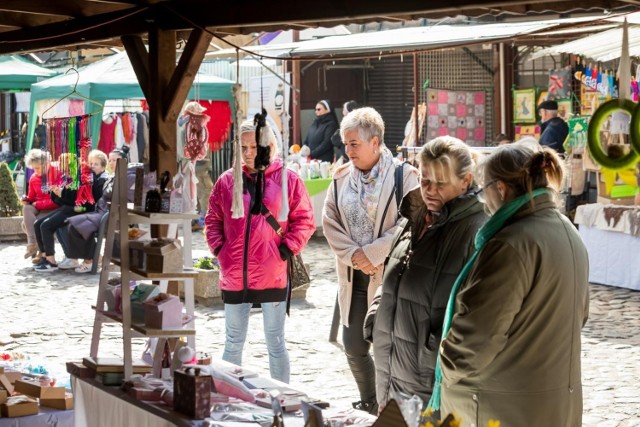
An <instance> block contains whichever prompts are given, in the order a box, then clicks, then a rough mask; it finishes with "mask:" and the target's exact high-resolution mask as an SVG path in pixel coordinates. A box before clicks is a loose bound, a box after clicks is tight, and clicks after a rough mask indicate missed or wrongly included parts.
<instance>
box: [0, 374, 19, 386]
mask: <svg viewBox="0 0 640 427" xmlns="http://www.w3.org/2000/svg"><path fill="white" fill-rule="evenodd" d="M3 375H4V376H5V377H7V378H8V379H9V382H10V383H11V384H13V383H15V382H16V381H17V380H19V379H20V378H22V372H18V371H4V374H3Z"/></svg>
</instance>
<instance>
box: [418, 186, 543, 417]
mask: <svg viewBox="0 0 640 427" xmlns="http://www.w3.org/2000/svg"><path fill="white" fill-rule="evenodd" d="M548 192H549V190H548V189H546V188H538V189H536V190H534V191H533V193H532V194H529V193H525V194H523V195H522V196H520V197H516V198H515V199H513V200H511V201H510V202H508V203H505V204H504V205H502V206H501V207H500V209H498V211H497V212H496V213H495V214H494V215H493V216H492V217H491V218H490V219H489V221H487V223H486V224H485V225H483V226H482V228H480V230H478V233H477V234H476V238H475V242H474V243H475V247H476V251H475V252H474V253H473V255H472V256H471V258H469V261H467V263H466V264H465V265H464V267H462V271H460V274H459V275H458V278H457V279H456V281H455V283H454V284H453V288H452V289H451V293H450V294H449V301H448V302H447V310H446V311H445V313H444V322H443V325H442V341H444V340H445V339H446V338H447V334H448V333H449V330H450V329H451V321H452V320H453V315H454V314H455V313H454V311H455V305H456V296H457V295H458V289H459V288H460V285H462V283H464V281H465V280H466V279H467V276H468V275H469V272H470V271H471V268H472V267H473V264H475V262H476V259H477V258H478V255H479V254H480V251H481V250H482V248H483V247H484V246H485V245H486V244H487V242H489V240H491V239H492V238H493V236H495V235H496V233H498V231H500V230H502V228H503V227H504V224H505V223H506V222H507V220H509V218H511V217H512V216H513V215H515V214H516V212H518V211H519V210H520V208H521V207H522V206H524V205H525V204H526V203H527V202H529V200H531V199H532V198H534V197H537V196H539V195H541V194H545V193H548ZM440 354H441V351H439V352H438V360H437V361H436V372H435V375H436V380H435V383H434V385H433V394H432V395H431V400H429V405H427V407H429V408H431V409H433V410H434V411H437V410H438V409H440V388H441V386H442V363H441V361H440Z"/></svg>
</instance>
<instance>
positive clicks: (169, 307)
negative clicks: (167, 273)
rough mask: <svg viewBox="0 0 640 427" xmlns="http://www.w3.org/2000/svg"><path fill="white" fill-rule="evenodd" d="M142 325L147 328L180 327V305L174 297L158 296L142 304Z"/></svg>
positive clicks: (178, 299)
mask: <svg viewBox="0 0 640 427" xmlns="http://www.w3.org/2000/svg"><path fill="white" fill-rule="evenodd" d="M143 305H144V324H145V326H146V327H148V328H154V329H171V328H180V327H182V303H181V302H180V298H178V297H177V296H175V295H169V294H159V295H158V296H157V297H155V298H152V299H150V300H147V301H145V302H144V304H143Z"/></svg>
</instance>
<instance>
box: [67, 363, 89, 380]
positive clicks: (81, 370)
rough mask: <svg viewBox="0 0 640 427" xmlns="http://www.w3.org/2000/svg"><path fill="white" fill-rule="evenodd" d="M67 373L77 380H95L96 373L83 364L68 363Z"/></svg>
mask: <svg viewBox="0 0 640 427" xmlns="http://www.w3.org/2000/svg"><path fill="white" fill-rule="evenodd" d="M67 372H68V373H69V374H71V375H73V376H74V377H77V378H93V377H95V376H96V371H94V370H93V369H91V368H88V367H86V366H84V365H83V364H82V362H67Z"/></svg>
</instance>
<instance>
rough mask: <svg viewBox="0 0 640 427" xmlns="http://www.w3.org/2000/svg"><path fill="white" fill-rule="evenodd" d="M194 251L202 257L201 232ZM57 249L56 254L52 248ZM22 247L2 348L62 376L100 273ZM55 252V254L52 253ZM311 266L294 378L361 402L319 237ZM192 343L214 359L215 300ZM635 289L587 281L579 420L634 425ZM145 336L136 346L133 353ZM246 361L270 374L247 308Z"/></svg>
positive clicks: (3, 270) (639, 403) (298, 314)
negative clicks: (58, 264)
mask: <svg viewBox="0 0 640 427" xmlns="http://www.w3.org/2000/svg"><path fill="white" fill-rule="evenodd" d="M193 249H194V251H193V252H194V257H195V256H204V255H208V250H207V247H206V244H205V242H204V238H203V236H202V234H201V233H196V234H195V235H194V248H193ZM57 250H58V252H57V253H58V254H62V251H61V250H60V248H59V247H58V249H57ZM23 253H24V243H1V244H0V275H1V276H0V277H1V279H0V313H1V315H0V352H13V351H17V352H21V353H24V354H26V355H29V356H30V357H31V358H32V360H33V361H34V362H36V363H37V362H38V361H42V362H43V363H44V364H45V366H48V367H50V368H51V370H52V371H53V374H54V375H57V376H58V377H59V378H61V382H64V381H65V380H64V377H65V374H64V362H65V361H68V360H80V359H82V357H84V356H87V355H88V353H89V346H90V342H91V332H92V325H93V316H94V313H93V311H92V310H91V305H92V304H95V300H96V291H97V285H98V279H99V276H98V275H95V276H93V275H90V274H77V273H75V272H73V271H70V272H62V271H57V272H53V273H36V272H34V271H33V269H32V268H31V263H30V260H24V259H23V257H22V255H23ZM59 256H60V255H59ZM303 257H304V259H305V262H306V263H308V264H310V265H311V274H312V283H311V287H310V288H309V290H308V292H307V298H306V300H302V301H300V300H297V301H293V303H292V307H291V316H290V317H289V318H288V319H287V326H286V331H287V342H288V348H289V352H290V356H291V382H292V384H293V385H295V386H298V387H299V388H301V389H303V390H305V391H307V392H308V393H309V394H310V395H313V396H315V397H319V398H323V399H328V400H330V401H332V402H334V403H337V404H339V405H341V406H348V405H350V403H351V402H352V401H356V400H359V398H358V393H357V389H356V386H355V383H354V381H353V379H352V377H351V374H350V372H349V369H348V367H347V363H346V359H345V356H344V354H343V352H342V346H341V344H340V343H339V342H340V334H339V335H338V341H339V342H338V343H337V344H336V343H329V342H328V337H329V328H330V325H331V319H332V315H333V307H334V303H335V298H336V291H337V289H336V284H335V272H334V262H333V256H332V254H331V251H330V249H329V246H328V245H327V243H326V241H325V240H324V239H322V238H314V239H313V240H312V241H311V242H310V244H309V246H308V247H307V249H305V251H304V253H303ZM196 311H197V314H198V319H197V331H198V332H197V337H196V338H197V349H198V350H199V351H206V352H209V353H211V354H212V356H213V357H221V355H222V348H223V343H224V315H223V310H222V309H221V307H220V306H218V307H203V306H196ZM638 331H640V292H634V291H631V290H627V289H620V288H613V287H607V286H600V285H592V286H591V306H590V318H589V321H588V323H587V325H586V326H585V328H584V329H583V349H582V353H583V358H582V372H583V392H584V425H585V426H598V427H630V426H640V393H639V390H640V389H639V387H638V381H640V333H638ZM121 332H122V329H121V327H120V326H119V325H115V324H109V325H106V326H105V327H104V332H103V338H102V340H101V342H100V355H101V356H120V355H121V351H122V350H121V349H122V341H121V339H120V336H121ZM144 344H145V340H144V339H137V340H135V343H134V357H137V356H139V355H140V354H141V353H142V349H143V347H144ZM244 365H245V367H247V368H249V369H252V370H256V371H258V372H262V373H268V357H267V355H266V347H265V344H264V340H263V333H262V317H261V316H260V313H259V311H254V312H253V313H252V315H251V318H250V325H249V334H248V338H247V343H246V346H245V353H244Z"/></svg>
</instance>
